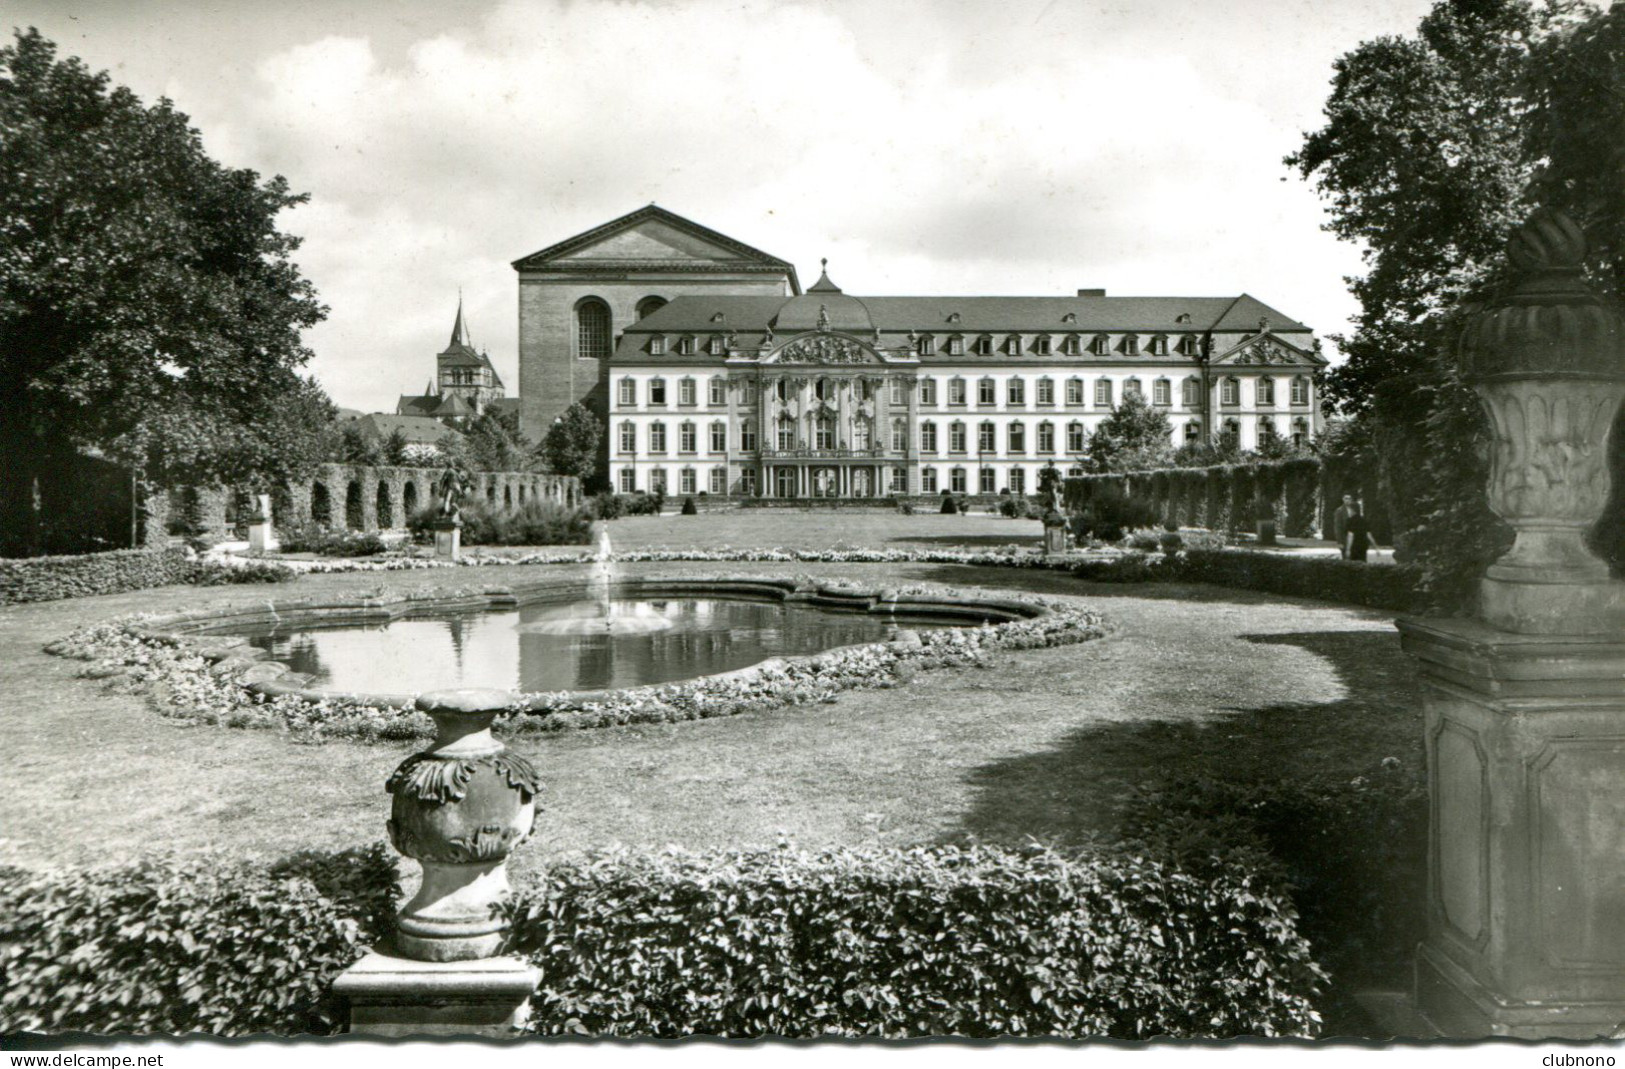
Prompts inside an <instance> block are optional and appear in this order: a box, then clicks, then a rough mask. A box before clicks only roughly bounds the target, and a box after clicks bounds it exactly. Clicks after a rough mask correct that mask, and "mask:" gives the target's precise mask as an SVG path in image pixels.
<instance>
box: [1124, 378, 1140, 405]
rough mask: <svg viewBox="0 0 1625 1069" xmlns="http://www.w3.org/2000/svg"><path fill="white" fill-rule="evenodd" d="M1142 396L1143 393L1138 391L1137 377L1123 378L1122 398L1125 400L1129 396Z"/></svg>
mask: <svg viewBox="0 0 1625 1069" xmlns="http://www.w3.org/2000/svg"><path fill="white" fill-rule="evenodd" d="M1144 396H1145V395H1144V394H1142V393H1141V392H1140V380H1139V379H1135V378H1128V379H1124V380H1123V400H1125V401H1126V400H1128V399H1129V398H1130V397H1144Z"/></svg>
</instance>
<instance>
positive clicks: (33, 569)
mask: <svg viewBox="0 0 1625 1069" xmlns="http://www.w3.org/2000/svg"><path fill="white" fill-rule="evenodd" d="M202 567H204V566H202V565H200V564H199V563H198V561H196V560H195V559H190V558H188V557H187V555H186V552H185V551H184V550H180V549H115V550H111V551H109V552H107V553H85V554H81V555H77V556H62V557H24V558H18V559H13V560H0V605H20V604H22V603H24V602H30V601H57V600H60V599H62V598H83V597H90V596H92V595H95V594H122V593H124V592H126V591H130V590H146V589H148V588H150V587H155V586H169V585H171V584H173V583H190V582H194V581H196V580H197V578H198V576H199V574H200V568H202ZM211 575H212V573H211ZM292 575H293V573H292V572H288V573H287V575H286V576H284V578H291V577H292ZM263 580H264V576H263V574H262V575H256V576H254V577H252V578H249V579H248V581H251V582H258V581H263ZM214 581H218V580H214ZM234 581H235V580H234Z"/></svg>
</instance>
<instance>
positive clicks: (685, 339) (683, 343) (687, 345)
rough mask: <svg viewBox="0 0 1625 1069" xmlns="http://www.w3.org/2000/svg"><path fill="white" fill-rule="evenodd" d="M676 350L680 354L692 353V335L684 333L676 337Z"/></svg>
mask: <svg viewBox="0 0 1625 1069" xmlns="http://www.w3.org/2000/svg"><path fill="white" fill-rule="evenodd" d="M677 352H678V354H679V355H680V356H693V355H694V335H692V334H684V335H683V336H682V337H681V338H678V339H677Z"/></svg>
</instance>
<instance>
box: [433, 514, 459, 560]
mask: <svg viewBox="0 0 1625 1069" xmlns="http://www.w3.org/2000/svg"><path fill="white" fill-rule="evenodd" d="M462 552H463V521H462V520H436V521H435V523H434V555H435V556H436V557H438V558H440V559H441V560H456V559H457V558H458V557H460V556H462Z"/></svg>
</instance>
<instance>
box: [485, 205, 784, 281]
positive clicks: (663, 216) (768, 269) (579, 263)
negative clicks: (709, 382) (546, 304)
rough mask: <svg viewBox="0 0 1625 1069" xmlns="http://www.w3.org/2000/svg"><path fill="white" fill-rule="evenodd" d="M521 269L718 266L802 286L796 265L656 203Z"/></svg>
mask: <svg viewBox="0 0 1625 1069" xmlns="http://www.w3.org/2000/svg"><path fill="white" fill-rule="evenodd" d="M513 267H514V269H515V270H516V271H537V270H550V269H558V270H570V271H591V270H595V269H598V270H606V271H627V270H637V269H640V268H641V269H654V270H661V271H673V270H676V271H696V272H706V271H717V272H739V271H744V272H750V273H768V274H782V275H784V276H785V278H786V281H788V283H789V285H790V290H791V292H792V293H796V294H799V293H800V292H801V283H800V282H799V281H798V280H797V278H796V269H795V265H794V264H791V263H790V262H789V261H787V260H781V259H779V258H778V257H777V256H773V255H771V254H769V253H766V252H763V251H762V250H761V249H757V248H753V247H752V246H750V245H746V244H745V243H744V242H742V241H736V240H734V239H733V238H730V237H729V236H728V235H726V234H722V233H719V232H718V231H715V230H712V229H711V228H710V227H706V226H701V225H700V224H699V223H696V222H694V221H693V220H692V219H685V218H683V217H682V216H680V215H678V214H677V213H675V212H669V211H667V210H666V209H664V208H661V207H658V206H657V205H654V204H651V205H649V206H647V207H644V208H639V209H638V210H637V211H635V212H629V213H627V214H626V215H623V216H621V217H620V218H619V219H612V220H610V221H609V222H607V223H604V224H603V225H601V226H595V227H593V228H592V229H591V230H586V231H583V232H582V233H580V234H577V235H575V236H574V237H572V238H566V239H565V240H563V241H561V242H558V243H557V244H554V245H549V246H548V247H547V248H545V249H541V250H538V251H537V252H533V253H531V254H530V255H529V256H523V257H520V258H519V259H517V260H515V261H513Z"/></svg>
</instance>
